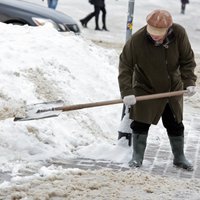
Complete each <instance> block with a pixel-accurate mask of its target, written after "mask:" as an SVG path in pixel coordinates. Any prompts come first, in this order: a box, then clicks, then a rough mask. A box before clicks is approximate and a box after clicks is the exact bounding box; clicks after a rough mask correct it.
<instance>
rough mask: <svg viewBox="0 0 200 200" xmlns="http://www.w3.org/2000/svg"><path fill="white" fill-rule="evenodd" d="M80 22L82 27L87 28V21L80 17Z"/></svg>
mask: <svg viewBox="0 0 200 200" xmlns="http://www.w3.org/2000/svg"><path fill="white" fill-rule="evenodd" d="M80 22H81V25H82V26H83V27H84V28H87V22H86V21H85V20H83V19H80Z"/></svg>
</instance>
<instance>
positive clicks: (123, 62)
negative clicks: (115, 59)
mask: <svg viewBox="0 0 200 200" xmlns="http://www.w3.org/2000/svg"><path fill="white" fill-rule="evenodd" d="M135 60H136V59H135V51H134V46H133V44H132V40H131V39H129V40H128V41H127V43H126V44H125V46H124V48H123V51H122V53H121V54H120V58H119V76H118V82H119V89H120V92H121V97H122V98H123V97H124V96H127V95H132V94H134V91H133V87H132V82H133V80H132V79H133V73H134V66H135Z"/></svg>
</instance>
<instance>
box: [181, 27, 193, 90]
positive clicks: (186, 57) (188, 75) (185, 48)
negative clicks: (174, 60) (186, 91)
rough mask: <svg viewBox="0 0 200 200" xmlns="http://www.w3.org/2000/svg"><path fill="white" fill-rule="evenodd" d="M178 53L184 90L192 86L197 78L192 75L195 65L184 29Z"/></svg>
mask: <svg viewBox="0 0 200 200" xmlns="http://www.w3.org/2000/svg"><path fill="white" fill-rule="evenodd" d="M179 51H180V58H179V63H180V72H181V78H182V81H183V85H184V88H186V87H188V86H194V85H195V82H196V80H197V77H196V75H195V74H194V69H195V67H196V63H195V60H194V53H193V50H192V48H191V45H190V42H189V39H188V36H187V34H186V32H185V30H184V29H183V32H182V34H181V37H180V42H179Z"/></svg>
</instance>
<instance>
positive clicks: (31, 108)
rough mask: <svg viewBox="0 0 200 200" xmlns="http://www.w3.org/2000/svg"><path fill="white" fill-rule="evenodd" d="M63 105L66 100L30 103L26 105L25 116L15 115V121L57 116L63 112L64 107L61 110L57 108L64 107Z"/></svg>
mask: <svg viewBox="0 0 200 200" xmlns="http://www.w3.org/2000/svg"><path fill="white" fill-rule="evenodd" d="M63 105H64V101H62V100H57V101H50V102H42V103H37V104H30V105H27V107H26V111H25V112H26V113H25V116H18V117H15V118H14V121H28V120H36V119H44V118H49V117H57V116H58V115H59V114H60V113H61V112H62V109H61V110H59V109H55V108H58V107H62V106H63Z"/></svg>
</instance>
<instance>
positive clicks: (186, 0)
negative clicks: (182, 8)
mask: <svg viewBox="0 0 200 200" xmlns="http://www.w3.org/2000/svg"><path fill="white" fill-rule="evenodd" d="M181 3H182V4H187V3H189V0H181Z"/></svg>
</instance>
